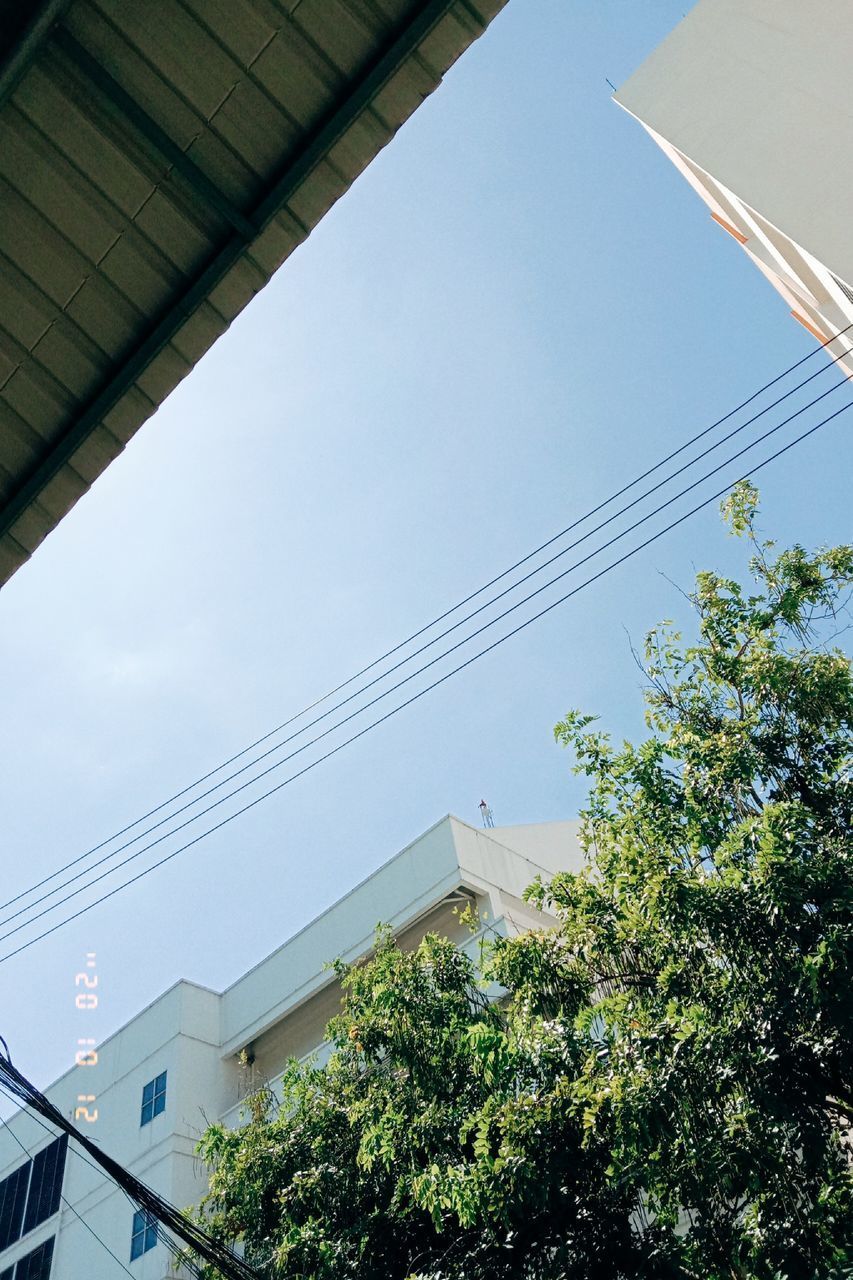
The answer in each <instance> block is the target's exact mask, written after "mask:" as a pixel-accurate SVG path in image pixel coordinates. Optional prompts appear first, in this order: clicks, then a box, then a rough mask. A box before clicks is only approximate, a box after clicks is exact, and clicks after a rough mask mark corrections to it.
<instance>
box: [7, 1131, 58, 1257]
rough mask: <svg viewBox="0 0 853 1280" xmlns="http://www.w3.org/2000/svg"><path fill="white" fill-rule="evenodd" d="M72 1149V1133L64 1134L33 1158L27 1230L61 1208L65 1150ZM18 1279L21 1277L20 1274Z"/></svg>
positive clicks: (25, 1220)
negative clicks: (70, 1141) (70, 1134)
mask: <svg viewBox="0 0 853 1280" xmlns="http://www.w3.org/2000/svg"><path fill="white" fill-rule="evenodd" d="M67 1148H68V1135H67V1134H63V1135H62V1137H61V1138H57V1139H56V1141H55V1142H52V1143H51V1144H50V1146H49V1147H45V1148H44V1149H43V1150H42V1151H39V1152H38V1153H37V1154H36V1156H35V1157H34V1159H33V1171H32V1175H31V1177H30V1194H29V1196H28V1197H27V1213H26V1217H25V1218H24V1233H25V1234H26V1232H27V1231H32V1229H33V1227H37V1226H38V1224H39V1223H40V1222H44V1221H45V1220H46V1219H47V1218H49V1217H50V1216H51V1214H54V1213H56V1211H57V1209H58V1208H59V1197H60V1194H61V1192H62V1175H63V1173H64V1172H65V1152H66V1150H67ZM15 1280H19V1277H18V1276H16V1277H15Z"/></svg>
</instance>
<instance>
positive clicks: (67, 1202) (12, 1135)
mask: <svg viewBox="0 0 853 1280" xmlns="http://www.w3.org/2000/svg"><path fill="white" fill-rule="evenodd" d="M3 1092H4V1093H5V1094H6V1097H7V1098H11V1097H12V1095H11V1094H10V1093H9V1091H8V1090H7V1089H4V1090H3ZM13 1101H14V1099H13ZM0 1123H2V1125H3V1128H4V1129H5V1130H6V1132H7V1133H8V1134H9V1136H10V1138H13V1139H14V1140H15V1142H17V1144H18V1146H19V1147H20V1148H21V1150H22V1151H23V1153H24V1155H25V1156H26V1157H27V1159H28V1160H32V1158H33V1157H32V1153H31V1152H30V1151H29V1150H28V1149H27V1148H26V1147H25V1146H24V1144H23V1142H21V1139H20V1138H19V1137H18V1135H17V1134H16V1133H15V1131H14V1129H13V1128H12V1127H11V1125H10V1124H9V1121H8V1120H4V1119H3V1118H2V1117H0ZM42 1127H43V1128H45V1129H47V1126H46V1125H43V1126H42ZM48 1132H50V1130H48ZM53 1136H54V1137H56V1135H55V1134H54V1135H53ZM93 1167H94V1166H93ZM98 1172H101V1171H100V1170H99V1171H98ZM59 1198H60V1200H61V1201H62V1203H63V1204H64V1205H65V1207H66V1209H70V1210H71V1212H72V1213H73V1214H74V1217H75V1218H77V1219H78V1220H79V1221H80V1222H82V1224H83V1226H84V1227H85V1228H86V1230H87V1231H89V1232H90V1233H91V1234H92V1235H93V1236H94V1237H95V1239H96V1240H97V1242H98V1244H99V1245H100V1246H101V1248H102V1249H106V1251H107V1253H108V1254H109V1255H110V1257H111V1258H112V1259H113V1261H114V1262H116V1263H117V1264H118V1265H119V1266H120V1267H121V1269H122V1271H123V1272H124V1274H125V1275H126V1276H130V1278H131V1280H136V1277H135V1276H134V1274H133V1272H132V1271H130V1270H128V1268H127V1267H126V1266H125V1265H124V1263H123V1262H122V1260H121V1259H120V1258H119V1257H118V1255H117V1254H115V1253H113V1251H112V1249H111V1248H110V1246H109V1245H108V1244H107V1242H106V1240H102V1239H101V1237H100V1236H99V1235H98V1233H97V1231H96V1230H95V1228H94V1227H93V1226H92V1225H91V1223H89V1222H87V1221H86V1219H85V1218H84V1217H83V1215H82V1213H78V1212H77V1210H76V1209H75V1207H74V1205H73V1204H72V1203H71V1201H70V1200H68V1199H66V1197H65V1196H64V1195H62V1193H61V1192H60V1195H59Z"/></svg>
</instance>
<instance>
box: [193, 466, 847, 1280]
mask: <svg viewBox="0 0 853 1280" xmlns="http://www.w3.org/2000/svg"><path fill="white" fill-rule="evenodd" d="M724 509H725V515H726V517H727V519H728V520H729V523H730V525H731V527H732V529H733V531H734V532H736V533H738V534H740V535H741V536H745V537H746V538H747V539H749V540H750V542H751V553H752V554H751V560H750V569H751V575H752V579H753V583H754V585H753V586H752V587H750V588H749V589H747V588H745V587H744V586H743V585H742V584H740V583H739V582H737V581H734V580H732V579H728V578H722V577H720V576H718V575H715V574H711V573H703V574H700V575H699V577H698V580H697V584H696V589H695V592H694V594H693V596H692V597H691V599H692V603H693V605H694V607H695V610H696V615H697V624H698V637H697V640H696V642H695V643H694V644H692V645H690V646H688V647H684V646H683V645H682V642H681V638H680V636H679V635H678V634H676V633H674V632H673V630H672V629H671V628H670V627H666V626H665V627H662V628H659V629H657V630H655V631H653V632H652V633H651V634H650V635H649V637H648V639H647V642H646V649H645V662H644V666H645V670H646V674H647V677H648V689H647V692H646V701H647V723H648V727H649V731H650V736H649V737H648V738H647V740H646V741H644V742H643V743H641V744H640V745H639V746H634V745H631V744H629V743H625V744H623V745H621V746H614V745H613V743H612V742H611V741H610V740H609V738H608V737H607V735H606V734H604V733H601V732H599V731H597V730H596V728H595V726H594V723H593V721H592V719H591V718H590V717H587V716H582V715H580V714H578V713H572V714H570V715H568V716H567V717H566V718H565V720H563V721H562V722H561V723H560V724H559V725H558V726H557V729H556V735H557V738H558V740H559V741H560V742H561V743H563V744H564V745H566V746H567V747H569V748H571V749H572V750H573V752H574V754H575V757H576V761H577V764H576V767H577V769H578V770H579V771H581V772H582V773H584V774H586V775H587V776H588V777H589V779H590V795H589V801H588V804H587V807H586V809H585V810H584V812H583V815H582V817H583V832H584V842H585V847H586V849H587V854H588V860H587V866H586V867H585V869H584V870H583V871H582V872H581V873H579V874H563V875H560V876H558V877H556V879H555V880H554V881H552V882H551V883H550V884H548V885H544V884H537V885H535V886H533V887H532V888H531V890H530V897H531V898H532V899H533V900H534V901H536V902H537V903H538V904H539V905H541V906H542V907H543V908H547V909H548V910H549V911H550V912H551V914H552V915H553V916H556V918H557V920H558V924H557V927H556V928H554V929H550V930H546V929H542V930H538V931H532V932H530V933H527V934H524V935H522V936H520V937H516V938H511V939H500V938H497V939H495V940H494V941H493V942H492V943H491V944H490V945H489V946H488V948H486V949H485V950H484V951H483V953H482V955H481V958H480V964H479V966H474V965H473V963H472V962H471V961H470V960H469V959H468V958H467V957H466V956H465V954H463V953H462V952H460V951H459V950H457V949H456V948H455V947H454V946H453V945H452V944H451V943H449V942H447V941H446V940H442V939H439V938H437V937H428V938H427V939H425V941H424V942H423V943H422V944H421V946H420V947H419V948H418V949H417V950H416V951H414V952H410V953H404V952H402V951H400V950H399V949H398V948H397V947H396V945H395V944H394V942H393V940H392V939H391V938H390V937H389V936H388V935H387V934H382V935H380V937H379V938H378V942H377V949H376V952H375V955H374V957H373V958H371V959H370V960H369V961H368V962H366V963H363V964H360V965H357V966H355V967H354V968H350V969H346V968H343V967H340V974H341V977H342V982H343V990H344V1001H343V1010H342V1013H341V1015H340V1016H339V1017H338V1018H336V1019H335V1020H334V1022H333V1023H332V1025H331V1027H330V1036H331V1038H332V1041H333V1044H334V1053H333V1055H332V1058H331V1061H330V1062H329V1064H328V1065H327V1066H326V1067H323V1068H318V1067H316V1066H304V1065H303V1066H300V1065H298V1064H296V1063H293V1064H291V1066H290V1067H289V1068H288V1071H287V1072H286V1075H285V1078H284V1083H283V1099H284V1100H283V1104H281V1105H280V1106H279V1105H277V1104H275V1103H274V1102H273V1099H272V1096H271V1095H269V1094H266V1093H263V1094H260V1095H258V1096H257V1097H256V1098H254V1099H253V1100H252V1103H251V1118H250V1122H249V1123H248V1124H247V1125H246V1126H245V1127H244V1128H242V1129H240V1130H239V1131H236V1132H228V1131H226V1130H224V1129H223V1128H221V1127H218V1126H214V1127H212V1128H211V1129H210V1130H209V1131H208V1133H207V1134H206V1135H205V1137H204V1139H203V1141H202V1143H201V1147H200V1150H201V1153H202V1155H203V1157H204V1158H205V1159H206V1160H207V1161H208V1163H209V1164H210V1166H211V1169H212V1178H211V1187H210V1195H209V1197H208V1200H207V1202H206V1204H205V1207H204V1214H205V1217H206V1220H207V1222H208V1225H212V1226H213V1228H214V1229H215V1230H216V1231H217V1232H219V1233H220V1234H221V1235H222V1236H223V1237H225V1238H240V1239H242V1240H243V1241H244V1242H245V1245H246V1249H247V1252H248V1254H249V1255H250V1256H251V1257H252V1258H253V1259H255V1260H256V1262H257V1263H258V1265H259V1267H262V1268H264V1269H266V1271H267V1272H268V1274H269V1275H270V1276H282V1277H313V1278H315V1280H326V1277H329V1280H331V1277H333V1276H335V1277H345V1276H350V1275H351V1276H355V1275H358V1276H359V1277H361V1278H362V1280H374V1277H375V1280H379V1278H380V1277H382V1280H406V1278H407V1277H412V1276H419V1277H430V1278H431V1280H439V1278H440V1277H456V1278H458V1280H486V1278H487V1277H495V1280H500V1278H501V1277H504V1276H505V1277H507V1278H508V1277H510V1276H512V1277H530V1280H533V1278H534V1277H536V1278H537V1280H586V1278H587V1277H588V1278H589V1280H593V1278H594V1277H600V1276H601V1277H612V1278H613V1280H618V1278H619V1277H625V1278H626V1280H628V1278H633V1277H648V1278H649V1280H651V1278H652V1277H660V1278H663V1277H684V1278H685V1280H690V1278H693V1277H695V1278H696V1280H699V1278H700V1277H701V1280H724V1278H725V1280H728V1278H736V1277H737V1278H740V1277H743V1278H744V1280H747V1278H748V1280H818V1278H821V1280H823V1278H824V1277H826V1278H827V1280H829V1278H830V1277H838V1278H840V1277H842V1276H848V1275H851V1274H853V1178H851V1145H850V1137H851V1125H853V1047H851V1046H853V994H851V989H850V978H851V963H850V961H851V941H853V877H851V854H853V848H851V812H852V811H853V789H852V788H851V777H850V770H851V758H852V757H853V752H851V743H853V679H851V666H850V662H849V660H848V659H847V658H846V657H845V656H844V655H843V654H842V653H841V652H840V651H839V650H838V649H837V648H834V647H832V645H833V637H832V634H831V633H832V632H833V631H836V630H837V629H838V619H839V617H840V615H841V613H842V611H843V609H844V607H845V601H846V593H847V592H848V590H849V588H850V586H851V583H853V549H851V548H849V547H841V548H833V549H826V548H825V549H821V550H819V551H817V552H816V553H814V554H811V555H810V554H807V553H806V551H805V550H804V549H803V548H801V547H794V548H792V549H790V550H787V551H783V552H781V553H780V554H778V555H777V554H776V553H775V549H774V547H773V545H772V544H771V543H767V542H760V541H759V540H758V538H757V536H756V533H755V523H754V522H755V509H756V497H755V494H754V491H753V490H751V488H750V487H749V486H747V485H742V486H740V487H739V488H738V489H737V490H736V491H735V493H734V494H733V495H732V497H731V499H730V500H729V501H728V502H727V503H726V504H724ZM495 984H498V989H499V991H500V992H501V993H502V994H501V995H500V998H499V999H495V998H494V993H495V989H496V988H495ZM489 996H490V997H491V998H487V997H489Z"/></svg>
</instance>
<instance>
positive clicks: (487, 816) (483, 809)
mask: <svg viewBox="0 0 853 1280" xmlns="http://www.w3.org/2000/svg"><path fill="white" fill-rule="evenodd" d="M480 813H481V814H482V817H483V826H484V827H493V826H494V825H495V815H494V814H493V813H492V811H491V809H490V808H489V806H488V805H487V804H486V802H485V800H481V801H480Z"/></svg>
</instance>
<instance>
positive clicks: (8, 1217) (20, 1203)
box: [0, 1160, 31, 1280]
mask: <svg viewBox="0 0 853 1280" xmlns="http://www.w3.org/2000/svg"><path fill="white" fill-rule="evenodd" d="M30 1163H31V1162H30V1161H29V1160H28V1161H27V1163H26V1164H22V1165H21V1167H20V1169H16V1170H15V1172H14V1173H10V1174H9V1177H8V1178H4V1179H3V1181H2V1182H0V1249H8V1247H9V1245H10V1244H14V1243H15V1241H16V1240H19V1239H20V1238H21V1227H22V1226H23V1222H24V1205H25V1203H26V1199H27V1186H28V1184H29V1181H30ZM4 1274H5V1273H4ZM0 1280H3V1276H0Z"/></svg>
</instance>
